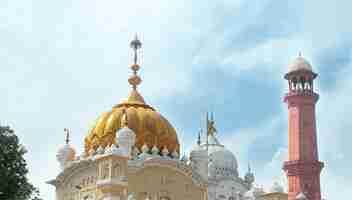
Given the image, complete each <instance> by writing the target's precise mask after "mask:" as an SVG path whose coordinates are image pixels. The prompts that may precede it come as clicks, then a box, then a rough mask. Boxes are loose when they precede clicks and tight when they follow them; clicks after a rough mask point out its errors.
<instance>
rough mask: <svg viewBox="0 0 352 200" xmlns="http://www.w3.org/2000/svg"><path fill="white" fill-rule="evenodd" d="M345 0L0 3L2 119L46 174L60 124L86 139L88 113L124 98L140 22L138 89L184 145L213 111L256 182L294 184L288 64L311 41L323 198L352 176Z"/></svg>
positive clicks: (36, 176) (40, 175) (37, 176)
mask: <svg viewBox="0 0 352 200" xmlns="http://www.w3.org/2000/svg"><path fill="white" fill-rule="evenodd" d="M351 7H352V3H350V2H349V1H346V0H335V1H318V0H310V1H304V0H296V1H284V0H281V1H279V0H276V1H275V0H255V1H245V0H219V1H209V2H206V1H199V0H194V1H189V0H178V1H165V0H163V1H157V0H155V1H133V0H131V1H128V3H127V1H116V0H106V1H97V0H85V1H70V0H61V1H44V0H37V1H32V2H31V1H19V0H2V1H1V2H0V69H1V71H0V72H1V84H0V92H1V98H0V122H1V124H2V125H10V126H11V127H12V128H13V129H15V131H16V132H17V134H18V135H19V137H20V139H21V141H22V143H23V144H25V145H26V147H27V149H28V151H29V153H28V154H27V155H26V159H27V161H28V164H29V169H30V175H29V176H30V180H31V181H32V182H33V183H34V184H35V185H36V186H38V187H39V189H40V191H41V194H42V196H43V198H44V199H45V200H51V199H54V197H55V191H54V188H53V187H52V186H49V185H47V184H46V183H45V181H47V180H50V179H52V178H54V177H55V176H56V175H57V173H58V172H59V166H58V163H57V161H56V158H55V154H56V151H57V149H58V147H59V146H60V145H61V144H62V143H63V138H64V133H63V129H64V127H68V128H70V129H71V130H72V132H73V135H72V143H73V145H74V146H75V148H76V150H77V151H78V152H82V150H83V138H84V135H85V134H86V132H87V129H88V127H89V125H90V124H91V122H92V121H93V120H94V119H95V118H97V116H99V114H100V113H101V112H103V111H108V110H109V109H110V108H111V107H112V106H113V105H115V104H117V103H118V102H120V101H121V100H122V99H124V98H125V97H126V96H127V94H128V91H129V90H130V87H129V85H128V83H127V77H128V76H129V74H130V73H131V72H130V70H129V68H128V66H129V64H130V63H131V62H132V52H131V50H130V48H129V46H128V44H129V41H130V40H131V39H132V38H133V36H134V34H135V33H138V34H139V35H140V38H141V40H142V42H143V49H142V51H141V60H142V61H141V66H142V69H141V71H140V75H141V77H142V79H143V83H142V85H141V86H140V91H141V93H142V94H143V96H144V98H145V99H146V101H147V102H148V103H149V104H151V105H153V106H154V107H155V108H157V109H158V111H159V112H161V113H162V114H163V115H164V116H165V117H167V118H168V119H169V121H170V122H171V123H172V124H173V125H174V126H175V128H176V129H177V131H178V135H179V138H180V140H181V141H182V149H183V151H184V152H187V151H189V149H190V148H191V146H192V145H193V144H194V143H195V138H196V134H197V131H198V130H199V128H200V126H201V125H202V119H203V118H204V113H205V112H206V111H214V112H215V118H216V121H217V128H218V131H219V133H218V137H219V138H220V139H221V140H222V141H226V142H224V143H225V144H226V145H227V147H228V148H229V149H231V150H232V151H233V152H234V153H235V154H236V157H237V159H238V160H239V165H240V166H239V168H240V169H239V170H240V174H241V175H243V174H244V173H245V171H246V166H247V163H248V162H250V163H251V164H252V166H253V170H254V172H255V174H256V178H257V184H258V185H263V186H264V187H266V188H268V187H270V185H271V184H272V181H273V180H279V181H282V182H283V183H284V181H285V179H284V176H283V173H282V170H281V165H282V162H283V160H285V159H286V154H287V110H286V106H285V105H284V103H283V102H282V98H283V95H284V93H285V91H286V89H287V86H286V82H285V81H284V80H283V74H284V73H285V71H286V66H287V64H288V63H289V62H290V61H291V60H292V59H294V58H295V57H296V56H297V55H298V52H299V51H301V52H302V54H303V56H304V57H305V58H306V59H308V60H309V61H310V62H311V63H312V65H313V67H314V70H315V71H316V72H318V73H319V78H318V79H317V89H316V90H317V92H319V94H320V96H321V98H320V101H319V102H318V104H317V123H318V139H319V151H320V159H321V160H322V161H324V162H325V163H326V168H324V170H323V172H322V183H321V186H322V192H323V197H325V198H328V199H343V197H347V195H349V193H348V192H350V188H351V187H352V172H351V170H350V168H351V166H352V155H351V154H350V152H351V150H352V148H351V145H350V143H351V140H352V136H351V134H350V131H351V130H352V123H351V117H350V116H352V100H351V98H352V97H351V91H352V75H351V74H352V60H351V59H352V39H351V34H352V26H351V25H350V20H349V19H350V18H352V14H351V12H350V8H351Z"/></svg>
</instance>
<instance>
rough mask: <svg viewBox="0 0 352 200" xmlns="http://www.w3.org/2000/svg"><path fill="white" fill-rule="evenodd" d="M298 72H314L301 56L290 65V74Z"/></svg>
mask: <svg viewBox="0 0 352 200" xmlns="http://www.w3.org/2000/svg"><path fill="white" fill-rule="evenodd" d="M296 71H313V69H312V65H311V64H310V63H309V62H308V61H307V60H306V59H304V58H303V57H302V55H301V54H299V56H298V57H297V58H296V59H295V60H293V62H291V63H290V64H289V65H288V73H291V72H296Z"/></svg>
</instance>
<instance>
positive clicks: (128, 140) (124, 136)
mask: <svg viewBox="0 0 352 200" xmlns="http://www.w3.org/2000/svg"><path fill="white" fill-rule="evenodd" d="M121 122H122V123H123V124H122V126H123V127H122V128H121V129H120V130H119V131H118V132H117V136H116V141H117V143H118V145H119V147H120V148H121V149H122V150H123V151H125V153H126V155H127V156H128V157H129V156H131V153H132V147H133V146H134V144H135V141H136V134H135V133H134V132H133V131H132V130H131V129H130V128H128V118H127V115H126V111H124V115H123V116H122V119H121Z"/></svg>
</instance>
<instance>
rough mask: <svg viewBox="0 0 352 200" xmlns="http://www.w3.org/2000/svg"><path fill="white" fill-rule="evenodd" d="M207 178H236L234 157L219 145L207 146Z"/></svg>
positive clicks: (235, 160) (236, 165)
mask: <svg viewBox="0 0 352 200" xmlns="http://www.w3.org/2000/svg"><path fill="white" fill-rule="evenodd" d="M208 155H209V176H210V177H214V178H225V177H238V171H237V168H238V164H237V159H236V157H235V155H234V154H233V153H232V152H231V151H229V150H227V149H226V148H225V147H223V146H220V145H209V147H208Z"/></svg>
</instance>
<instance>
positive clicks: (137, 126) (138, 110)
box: [84, 56, 180, 153]
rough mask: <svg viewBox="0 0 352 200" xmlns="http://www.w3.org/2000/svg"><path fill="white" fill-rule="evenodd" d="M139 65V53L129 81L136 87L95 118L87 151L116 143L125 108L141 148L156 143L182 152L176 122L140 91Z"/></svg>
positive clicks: (86, 140) (170, 150)
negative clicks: (169, 119) (159, 111)
mask: <svg viewBox="0 0 352 200" xmlns="http://www.w3.org/2000/svg"><path fill="white" fill-rule="evenodd" d="M135 66H137V64H136V56H135V64H134V65H132V66H131V68H132V70H133V71H134V73H133V75H132V76H131V78H130V79H129V82H130V84H131V85H132V86H133V89H132V91H131V93H130V95H129V97H128V98H127V100H125V101H123V102H122V103H120V104H117V105H116V106H114V107H113V108H112V110H111V111H109V112H105V113H103V114H101V115H100V116H99V117H98V119H97V120H96V121H95V122H94V124H93V126H92V127H91V129H90V130H89V132H88V135H87V136H86V138H85V140H84V143H85V145H84V148H85V152H86V153H89V152H90V151H91V150H96V149H97V148H98V147H99V146H102V147H106V146H107V145H111V144H113V143H115V141H116V133H117V131H118V130H119V129H120V128H122V126H123V125H124V124H123V122H122V121H123V120H124V119H123V115H124V111H126V115H127V119H128V127H129V128H130V129H132V130H133V131H134V132H135V134H136V144H135V146H136V147H137V148H138V149H139V150H141V148H142V146H143V145H144V144H147V145H148V146H149V147H150V148H151V147H152V146H154V144H155V145H156V146H157V147H158V148H159V149H162V148H164V147H167V148H168V150H169V152H173V151H174V150H176V151H177V152H178V153H179V150H180V145H179V142H178V138H177V134H176V131H175V129H174V128H173V126H172V125H171V124H170V123H169V121H168V120H167V119H165V118H164V117H163V116H162V115H161V114H160V113H158V112H157V111H156V110H155V109H154V108H152V107H151V106H149V105H148V104H146V103H145V101H144V99H143V97H142V95H141V94H140V93H139V92H138V91H137V85H138V84H139V83H140V82H141V80H140V78H139V77H138V75H137V73H136V72H137V70H138V69H139V66H138V67H135ZM132 79H136V80H138V81H133V80H132Z"/></svg>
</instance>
